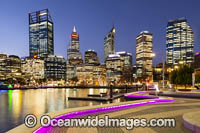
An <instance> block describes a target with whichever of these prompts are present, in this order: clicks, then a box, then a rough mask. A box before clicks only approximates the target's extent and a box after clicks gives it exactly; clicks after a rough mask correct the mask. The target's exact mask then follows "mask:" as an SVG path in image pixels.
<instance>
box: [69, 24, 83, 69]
mask: <svg viewBox="0 0 200 133" xmlns="http://www.w3.org/2000/svg"><path fill="white" fill-rule="evenodd" d="M67 59H68V63H69V64H72V65H78V64H82V63H83V59H82V55H81V52H80V45H79V35H78V34H77V32H76V28H75V27H74V29H73V31H72V34H71V43H70V44H69V45H68V48H67Z"/></svg>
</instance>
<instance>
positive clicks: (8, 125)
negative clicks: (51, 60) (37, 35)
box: [0, 88, 120, 132]
mask: <svg viewBox="0 0 200 133" xmlns="http://www.w3.org/2000/svg"><path fill="white" fill-rule="evenodd" d="M105 91H106V90H105V89H52V88H51V89H30V90H8V91H3V90H0V101H1V102H0V119H1V121H0V132H5V131H8V130H10V129H12V128H14V127H16V126H18V125H20V124H22V123H23V122H24V117H25V116H26V115H27V114H34V115H36V116H37V115H42V114H45V113H49V112H55V111H58V110H62V109H66V108H75V107H82V106H92V105H99V104H104V103H108V102H95V101H74V100H73V101H69V100H68V99H67V97H69V96H73V97H87V95H88V94H99V93H101V92H105ZM113 102H120V99H116V100H114V101H113Z"/></svg>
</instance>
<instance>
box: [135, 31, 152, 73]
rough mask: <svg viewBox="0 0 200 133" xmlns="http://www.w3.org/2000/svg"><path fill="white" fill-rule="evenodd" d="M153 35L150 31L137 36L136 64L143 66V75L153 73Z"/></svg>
mask: <svg viewBox="0 0 200 133" xmlns="http://www.w3.org/2000/svg"><path fill="white" fill-rule="evenodd" d="M152 47H153V36H152V34H151V33H149V32H148V31H143V32H141V33H140V34H139V35H138V36H137V37H136V65H137V66H142V72H140V73H142V74H141V76H144V77H149V76H151V75H152V71H153V69H152Z"/></svg>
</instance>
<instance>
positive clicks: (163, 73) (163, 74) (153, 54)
mask: <svg viewBox="0 0 200 133" xmlns="http://www.w3.org/2000/svg"><path fill="white" fill-rule="evenodd" d="M158 55H160V56H162V67H163V70H162V79H163V89H164V88H165V61H164V54H158ZM151 56H152V57H154V56H156V54H155V53H152V54H151Z"/></svg>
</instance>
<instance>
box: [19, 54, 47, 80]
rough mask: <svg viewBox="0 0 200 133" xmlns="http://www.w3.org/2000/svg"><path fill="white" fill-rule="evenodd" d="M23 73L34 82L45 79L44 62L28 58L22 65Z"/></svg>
mask: <svg viewBox="0 0 200 133" xmlns="http://www.w3.org/2000/svg"><path fill="white" fill-rule="evenodd" d="M21 69H22V73H24V74H25V75H27V76H30V78H32V80H38V79H44V60H42V59H39V58H32V57H26V58H25V59H24V61H23V62H22V65H21Z"/></svg>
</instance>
